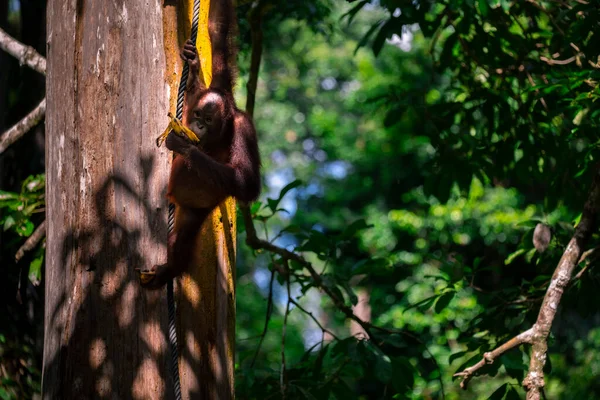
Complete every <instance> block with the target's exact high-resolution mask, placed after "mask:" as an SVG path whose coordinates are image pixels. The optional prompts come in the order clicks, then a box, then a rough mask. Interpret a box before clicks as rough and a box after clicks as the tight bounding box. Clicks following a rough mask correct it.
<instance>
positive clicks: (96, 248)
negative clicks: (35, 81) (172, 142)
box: [42, 0, 235, 400]
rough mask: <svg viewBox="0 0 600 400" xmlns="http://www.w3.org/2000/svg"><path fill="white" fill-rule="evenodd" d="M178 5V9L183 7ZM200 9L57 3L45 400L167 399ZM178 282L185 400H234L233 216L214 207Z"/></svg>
mask: <svg viewBox="0 0 600 400" xmlns="http://www.w3.org/2000/svg"><path fill="white" fill-rule="evenodd" d="M176 4H177V5H181V7H180V8H176V7H175V5H176ZM191 5H192V0H182V1H179V2H176V1H174V0H165V1H164V2H162V1H158V0H151V1H150V3H148V2H147V1H142V0H129V1H127V2H125V1H123V0H118V1H116V2H103V1H89V0H70V1H65V0H50V1H49V4H48V50H47V53H48V76H47V101H48V109H47V117H46V129H47V135H46V171H47V193H46V197H47V199H46V205H47V224H48V227H47V244H46V246H47V247H46V260H47V261H46V317H45V342H44V368H43V384H42V387H43V389H42V390H43V396H44V398H45V399H49V400H50V399H52V400H53V399H91V398H117V399H119V398H121V399H130V398H131V399H165V398H167V399H171V398H173V381H172V375H171V370H170V368H169V367H168V360H170V356H171V355H170V353H169V346H168V334H167V307H166V306H167V304H166V291H165V290H158V291H146V290H143V289H141V287H140V285H139V283H138V281H137V274H136V273H135V271H134V269H135V268H136V267H146V266H149V265H153V264H161V263H163V262H165V261H166V260H165V257H166V247H165V245H166V239H167V225H166V219H167V202H166V198H165V192H166V183H167V177H168V170H169V160H170V159H171V155H170V153H169V152H168V151H166V149H165V148H164V147H161V148H160V149H157V148H156V147H155V138H156V136H158V135H159V134H160V133H161V132H162V130H163V129H164V128H165V126H166V124H167V123H168V119H167V117H166V115H167V112H168V111H169V110H171V111H172V112H174V111H175V104H176V100H177V99H176V94H177V85H178V84H179V79H180V77H181V69H182V65H181V60H180V58H179V56H178V52H179V47H180V46H181V45H182V44H183V42H184V41H185V40H186V38H187V37H189V33H190V31H189V27H190V23H189V21H190V19H191V12H192V6H191ZM197 242H198V248H197V249H198V250H197V251H196V257H195V260H196V263H195V265H194V267H193V268H192V269H191V270H190V271H189V272H188V273H186V274H184V275H183V276H182V277H181V278H179V279H177V282H176V296H175V298H176V301H177V323H178V326H177V334H178V342H179V370H180V380H181V389H182V394H183V398H184V399H229V398H233V356H234V348H233V343H234V325H235V324H234V321H235V292H234V285H233V282H234V279H233V277H234V272H233V268H232V267H231V266H232V265H234V262H233V260H234V257H235V254H234V253H235V251H234V249H235V204H234V203H233V201H231V200H228V201H226V202H225V203H224V204H223V205H221V206H219V207H218V208H217V210H215V212H214V213H213V216H212V218H209V219H208V220H207V223H206V224H205V226H204V227H203V229H202V234H201V236H200V237H199V238H198V241H197Z"/></svg>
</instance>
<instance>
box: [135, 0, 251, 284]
mask: <svg viewBox="0 0 600 400" xmlns="http://www.w3.org/2000/svg"><path fill="white" fill-rule="evenodd" d="M214 3H215V6H214V7H213V5H212V4H211V14H210V21H211V22H210V26H209V32H210V37H211V42H212V51H213V54H212V59H213V65H212V72H213V81H212V83H211V85H210V87H209V88H206V87H204V85H203V84H202V83H201V82H200V76H199V59H198V56H197V54H196V49H195V46H194V45H193V44H192V43H191V42H188V43H186V46H185V47H184V49H183V50H182V58H184V60H186V61H187V62H188V65H189V68H190V78H189V80H188V85H187V92H186V102H185V109H184V116H183V123H184V124H185V125H186V126H188V127H190V129H192V130H194V132H196V134H197V135H198V136H199V137H200V139H201V143H200V146H196V145H193V144H192V143H191V142H189V141H188V140H187V139H184V138H182V137H180V136H177V135H175V134H174V133H171V134H170V135H169V136H168V137H167V140H166V142H165V143H166V145H167V147H168V148H169V149H170V150H173V151H174V152H175V153H176V157H175V159H174V160H173V166H172V168H171V176H170V179H169V187H168V190H167V196H168V197H169V201H171V202H173V203H174V204H175V205H176V214H175V228H174V232H173V233H172V234H171V236H170V237H169V246H168V247H169V249H168V253H169V254H168V263H167V264H166V265H162V266H156V267H155V268H154V272H155V273H156V275H155V278H154V279H153V280H152V281H151V282H149V283H148V284H147V285H146V286H148V287H160V286H162V285H163V284H164V283H166V282H167V280H168V279H172V278H173V277H174V276H177V275H178V274H180V273H181V272H182V271H183V270H185V269H186V268H187V267H188V264H189V262H190V259H191V257H192V255H193V252H194V245H195V242H196V236H197V234H198V232H199V230H200V227H201V226H202V223H203V222H204V220H205V219H206V217H207V216H208V215H209V214H210V212H211V211H212V210H213V209H214V208H215V207H216V206H217V205H218V204H219V203H220V202H221V201H223V200H224V199H225V198H227V197H228V196H235V197H236V198H237V199H238V200H240V201H244V202H249V201H252V200H255V199H256V198H257V197H258V195H259V193H260V156H259V153H258V144H257V137H256V131H255V128H254V124H253V123H252V120H251V119H250V117H249V116H248V115H247V114H246V113H244V112H242V111H240V110H239V109H238V108H237V107H236V106H235V101H234V98H233V86H234V78H235V75H236V70H235V54H236V49H235V47H234V46H233V34H234V32H235V28H236V25H235V13H234V6H233V4H232V2H231V1H217V2H214Z"/></svg>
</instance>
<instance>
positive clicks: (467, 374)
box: [454, 328, 533, 389]
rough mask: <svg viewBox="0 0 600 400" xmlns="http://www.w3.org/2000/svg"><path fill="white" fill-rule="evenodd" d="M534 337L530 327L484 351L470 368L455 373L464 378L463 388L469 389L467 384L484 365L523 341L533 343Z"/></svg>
mask: <svg viewBox="0 0 600 400" xmlns="http://www.w3.org/2000/svg"><path fill="white" fill-rule="evenodd" d="M532 338H533V328H529V329H528V330H526V331H525V332H523V333H520V334H519V335H517V336H515V337H514V338H512V339H510V340H509V341H508V342H506V343H504V344H503V345H501V346H499V347H497V348H496V349H494V350H492V351H490V352H487V353H483V358H482V359H481V361H479V362H478V363H477V364H475V365H473V366H471V367H469V368H466V369H465V370H464V371H461V372H457V373H456V374H454V376H461V377H463V378H464V379H463V380H462V382H461V383H460V387H461V388H462V389H467V385H468V384H469V381H470V380H471V378H472V377H473V376H474V375H475V373H476V372H477V371H478V370H479V369H481V368H482V367H483V366H484V365H486V364H493V363H494V361H495V360H496V359H497V358H498V357H500V356H501V355H502V354H504V353H506V352H507V351H508V350H511V349H513V348H515V347H517V346H520V345H521V344H523V343H531V339H532Z"/></svg>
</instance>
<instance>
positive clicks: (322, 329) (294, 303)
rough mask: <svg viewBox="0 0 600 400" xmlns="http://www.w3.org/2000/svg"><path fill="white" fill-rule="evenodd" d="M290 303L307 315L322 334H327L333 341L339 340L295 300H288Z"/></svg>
mask: <svg viewBox="0 0 600 400" xmlns="http://www.w3.org/2000/svg"><path fill="white" fill-rule="evenodd" d="M290 301H291V302H292V304H293V305H294V306H295V307H297V308H298V309H299V310H300V311H302V312H303V313H304V314H306V315H308V316H309V317H310V318H311V319H312V320H313V321H314V322H315V324H317V326H318V327H319V328H320V329H321V332H323V333H324V334H325V333H328V334H330V335H331V337H332V338H334V339H335V340H339V338H338V337H337V336H336V335H335V334H334V333H333V332H331V331H330V330H329V329H327V328H325V327H324V326H323V325H321V323H320V322H319V320H318V319H317V317H315V316H314V314H313V313H312V312H310V311H308V310H306V309H305V308H303V307H302V306H301V305H300V304H299V303H298V302H297V301H296V300H294V299H290Z"/></svg>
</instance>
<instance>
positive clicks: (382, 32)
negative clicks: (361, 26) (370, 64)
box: [371, 19, 392, 57]
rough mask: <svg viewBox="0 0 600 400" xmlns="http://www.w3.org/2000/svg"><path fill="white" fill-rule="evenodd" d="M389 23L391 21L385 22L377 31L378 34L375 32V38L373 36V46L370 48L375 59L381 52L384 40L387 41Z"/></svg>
mask: <svg viewBox="0 0 600 400" xmlns="http://www.w3.org/2000/svg"><path fill="white" fill-rule="evenodd" d="M391 21H392V20H391V19H390V20H388V21H386V23H384V24H383V25H382V26H381V28H380V29H379V32H377V36H375V39H373V45H372V46H371V48H372V49H373V54H375V57H377V56H378V55H379V53H380V52H381V49H382V48H383V44H384V43H385V39H387V38H388V36H390V29H389V28H390V24H391Z"/></svg>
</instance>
